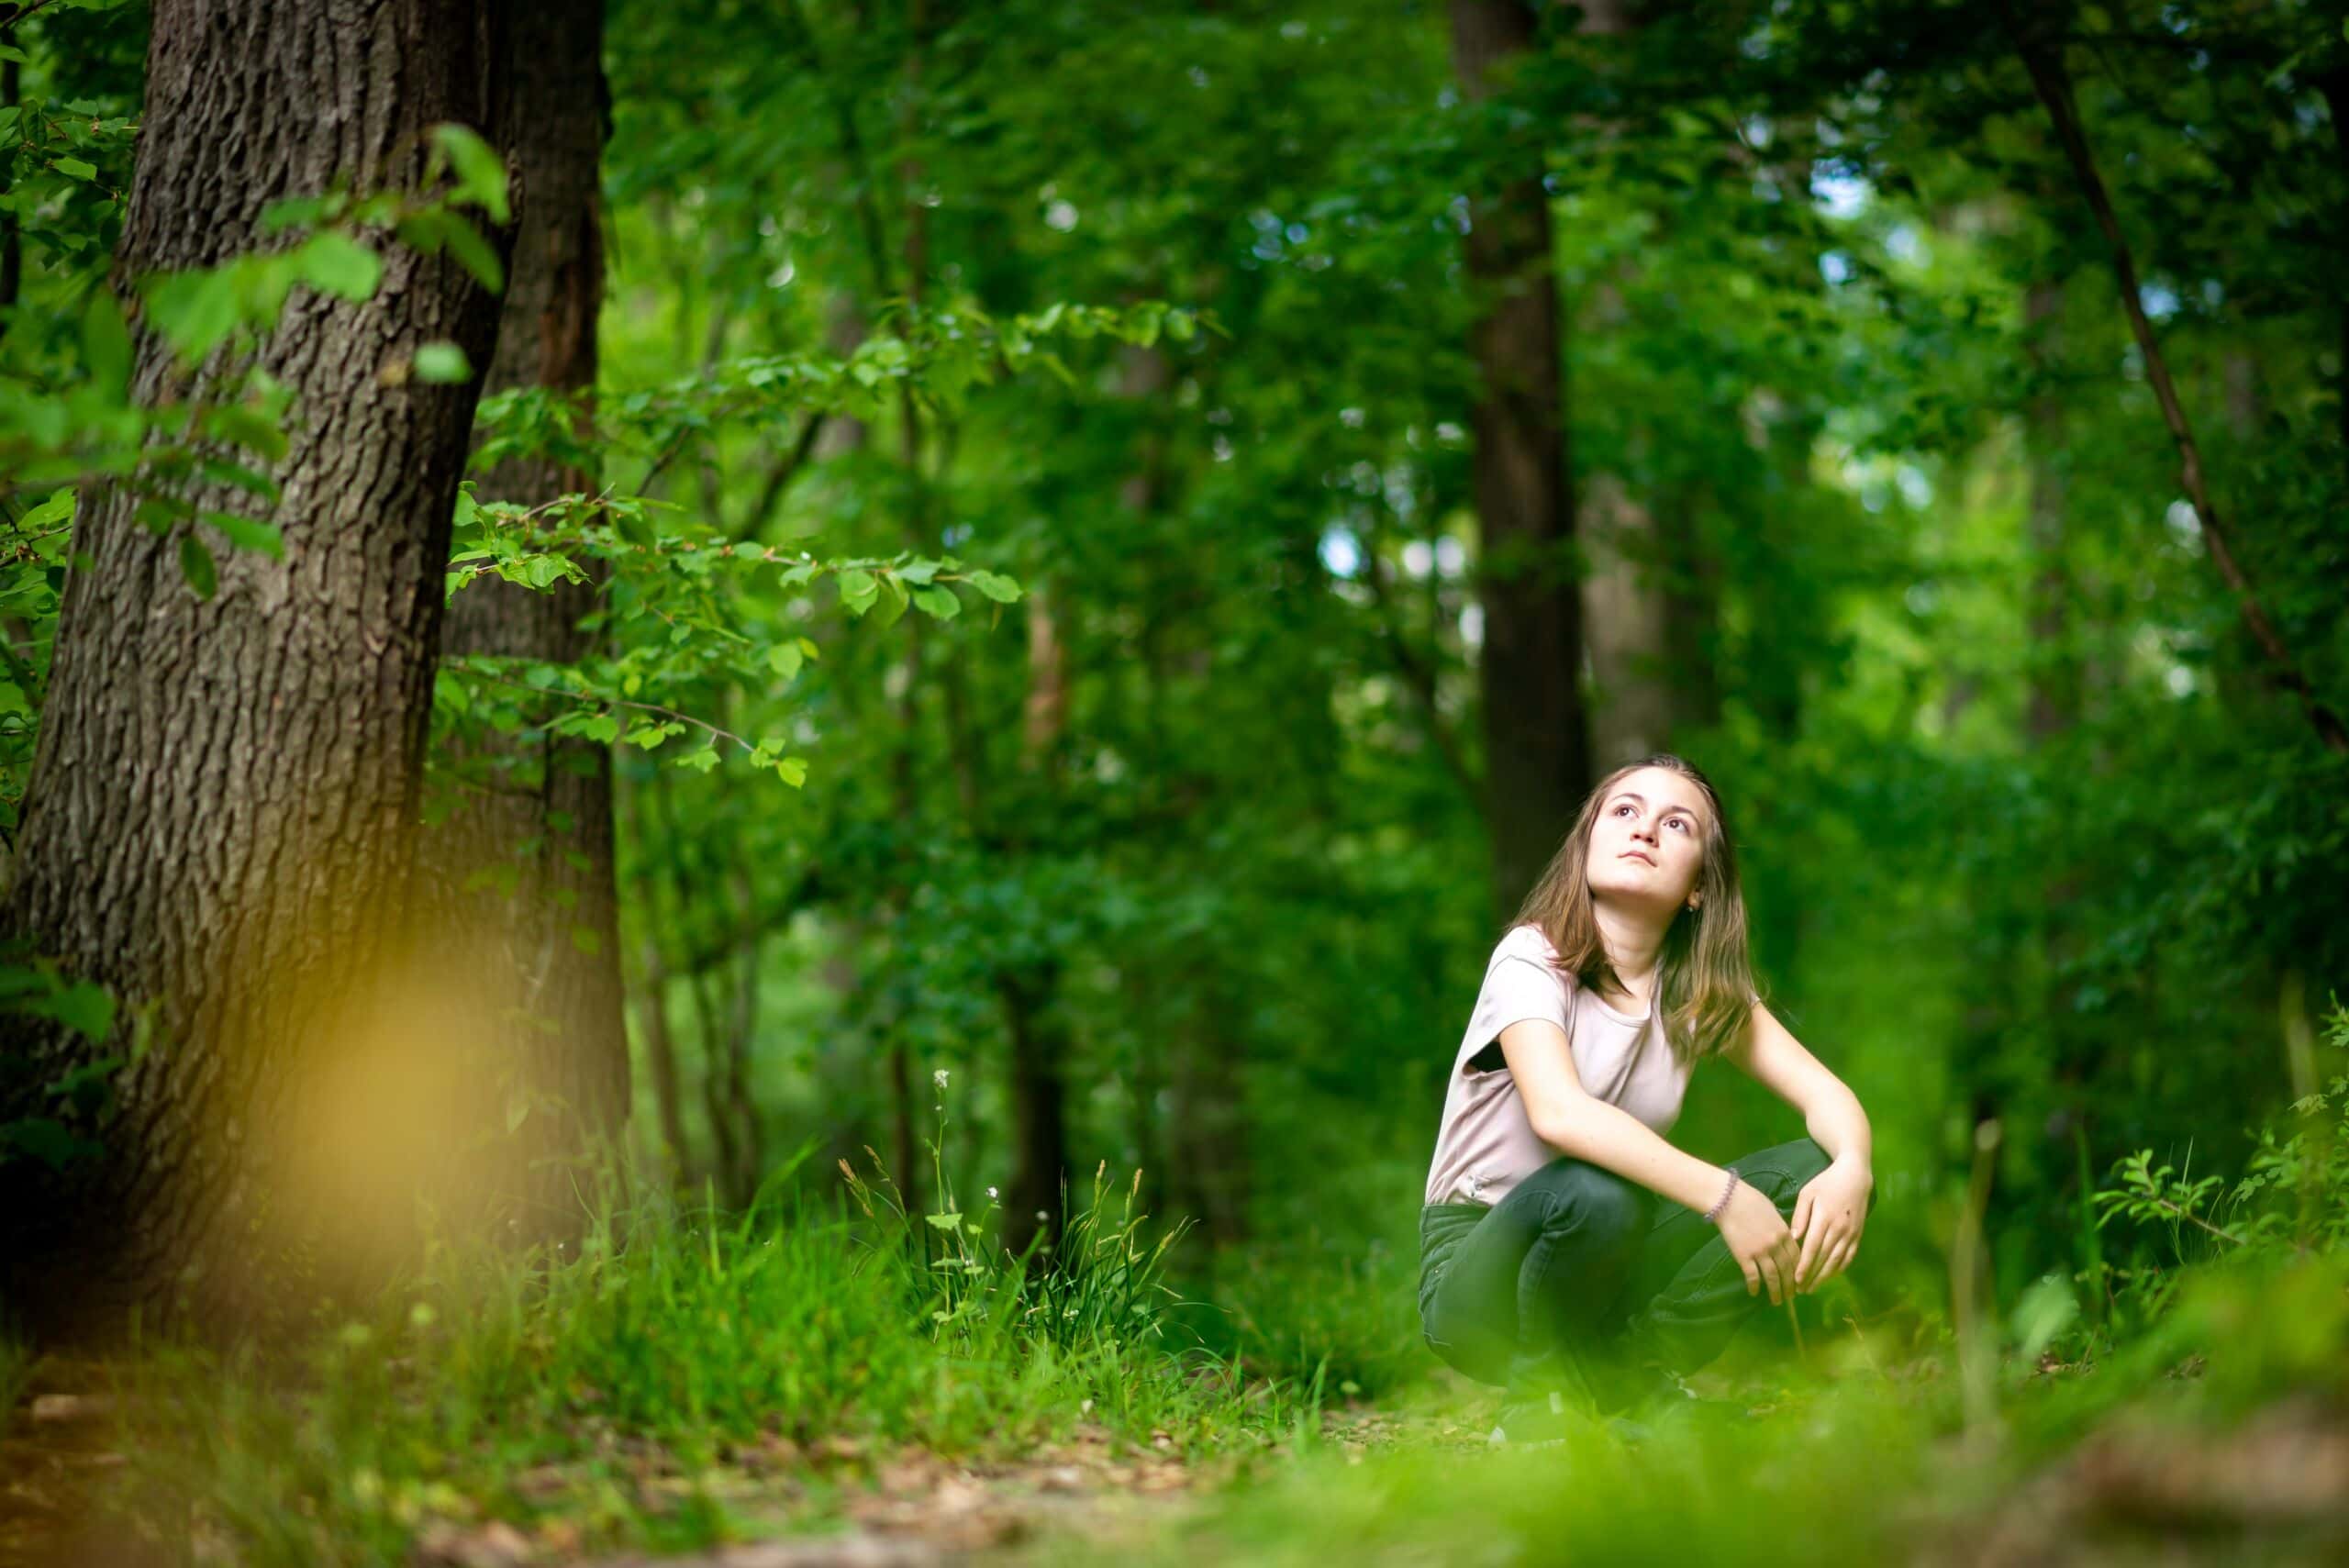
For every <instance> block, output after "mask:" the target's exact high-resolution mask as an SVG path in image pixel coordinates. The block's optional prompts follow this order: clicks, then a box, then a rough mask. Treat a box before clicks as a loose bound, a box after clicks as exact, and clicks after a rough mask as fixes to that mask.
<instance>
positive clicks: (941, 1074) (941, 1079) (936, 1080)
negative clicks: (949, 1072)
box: [930, 1067, 946, 1089]
mask: <svg viewBox="0 0 2349 1568" xmlns="http://www.w3.org/2000/svg"><path fill="white" fill-rule="evenodd" d="M930 1082H931V1083H933V1084H937V1085H938V1086H939V1087H940V1088H941V1089H942V1088H944V1087H946V1069H945V1068H943V1067H941V1068H940V1069H939V1070H938V1071H937V1072H935V1073H931V1074H930Z"/></svg>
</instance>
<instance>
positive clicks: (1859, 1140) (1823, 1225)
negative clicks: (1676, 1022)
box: [1723, 1001, 1876, 1292]
mask: <svg viewBox="0 0 2349 1568" xmlns="http://www.w3.org/2000/svg"><path fill="white" fill-rule="evenodd" d="M1723 1054H1725V1055H1726V1056H1728V1058H1729V1059H1730V1060H1731V1062H1736V1063H1737V1064H1738V1066H1740V1067H1742V1068H1743V1069H1744V1070H1745V1071H1746V1072H1747V1073H1750V1074H1752V1075H1753V1078H1754V1079H1755V1081H1757V1082H1758V1083H1760V1084H1763V1086H1764V1087H1765V1088H1767V1089H1769V1090H1770V1091H1771V1092H1772V1093H1773V1094H1775V1095H1777V1096H1778V1097H1779V1098H1780V1099H1782V1100H1784V1101H1786V1102H1787V1104H1788V1105H1790V1106H1794V1107H1795V1109H1797V1110H1798V1111H1800V1112H1801V1113H1802V1119H1803V1127H1804V1129H1806V1130H1807V1131H1809V1134H1810V1136H1811V1140H1812V1141H1814V1142H1816V1143H1817V1144H1818V1145H1819V1146H1820V1148H1821V1149H1824V1150H1826V1151H1827V1152H1828V1154H1829V1156H1830V1158H1831V1163H1830V1164H1829V1165H1828V1167H1827V1169H1826V1170H1824V1171H1822V1172H1820V1173H1819V1174H1818V1175H1816V1176H1813V1177H1812V1178H1811V1179H1810V1180H1809V1182H1806V1183H1805V1184H1803V1189H1802V1191H1801V1192H1800V1193H1799V1194H1798V1195H1796V1197H1795V1207H1794V1215H1793V1217H1792V1223H1793V1229H1794V1234H1795V1235H1796V1236H1798V1238H1800V1239H1801V1241H1802V1252H1801V1255H1800V1256H1799V1257H1798V1259H1797V1260H1796V1262H1795V1271H1794V1273H1795V1288H1796V1289H1798V1290H1800V1291H1805V1292H1808V1291H1811V1290H1816V1289H1817V1288H1818V1287H1819V1284H1820V1282H1821V1281H1822V1280H1825V1279H1828V1278H1830V1277H1831V1276H1833V1275H1835V1274H1838V1273H1842V1271H1843V1269H1844V1267H1845V1266H1846V1265H1847V1264H1849V1263H1850V1262H1851V1261H1852V1258H1853V1256H1854V1253H1856V1252H1857V1251H1859V1245H1860V1235H1861V1232H1862V1231H1863V1230H1864V1229H1865V1228H1866V1225H1867V1215H1868V1206H1869V1204H1870V1202H1871V1201H1872V1199H1873V1197H1874V1195H1875V1192H1876V1172H1875V1170H1874V1169H1873V1168H1872V1163H1871V1162H1872V1161H1873V1159H1874V1151H1875V1135H1874V1134H1873V1133H1872V1132H1871V1131H1870V1130H1869V1128H1868V1115H1867V1112H1865V1111H1864V1110H1862V1109H1861V1108H1860V1097H1859V1096H1858V1095H1854V1093H1852V1091H1851V1089H1850V1088H1849V1087H1848V1086H1847V1085H1846V1084H1844V1082H1843V1081H1842V1079H1841V1078H1838V1077H1837V1076H1835V1074H1834V1073H1830V1072H1829V1071H1828V1070H1827V1068H1826V1065H1825V1064H1824V1063H1822V1062H1820V1060H1819V1058H1817V1057H1816V1056H1813V1055H1812V1054H1811V1053H1810V1052H1809V1051H1805V1050H1804V1049H1803V1047H1802V1042H1801V1041H1800V1040H1797V1039H1795V1037H1794V1036H1793V1035H1791V1034H1789V1033H1788V1032H1787V1027H1786V1025H1784V1024H1782V1023H1780V1022H1779V1021H1778V1020H1777V1018H1776V1016H1775V1015H1773V1014H1772V1013H1771V1011H1770V1009H1769V1008H1767V1007H1765V1006H1763V1005H1762V1004H1761V1003H1760V1002H1758V1001H1757V1002H1755V1003H1754V1004H1753V1029H1751V1030H1750V1031H1749V1032H1748V1034H1747V1037H1746V1039H1745V1040H1742V1041H1741V1042H1739V1043H1738V1044H1737V1045H1736V1046H1733V1047H1732V1048H1731V1049H1730V1050H1729V1051H1726V1052H1724V1053H1723Z"/></svg>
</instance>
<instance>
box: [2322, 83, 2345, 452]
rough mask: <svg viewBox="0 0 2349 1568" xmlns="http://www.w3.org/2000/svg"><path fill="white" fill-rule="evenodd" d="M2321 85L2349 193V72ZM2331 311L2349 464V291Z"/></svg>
mask: <svg viewBox="0 0 2349 1568" xmlns="http://www.w3.org/2000/svg"><path fill="white" fill-rule="evenodd" d="M2321 85H2322V87H2323V89H2324V106H2325V107H2326V109H2327V110H2329V111H2330V112H2331V113H2332V156H2333V161H2335V162H2337V163H2338V164H2340V166H2341V179H2342V183H2343V187H2344V190H2349V68H2336V69H2334V70H2332V71H2330V72H2326V73H2325V75H2324V77H2323V78H2322V80H2321ZM2344 203H2345V204H2349V195H2344ZM2341 218H2342V223H2341V232H2342V233H2343V235H2344V236H2349V205H2344V206H2343V211H2342V214H2341ZM2332 308H2333V315H2334V322H2333V331H2334V334H2335V338H2334V343H2333V350H2334V352H2335V354H2336V355H2337V356H2338V363H2339V369H2338V370H2337V371H2336V372H2335V373H2334V375H2333V381H2332V390H2333V417H2334V418H2335V419H2336V420H2338V421H2339V423H2340V436H2341V456H2342V460H2343V462H2349V289H2343V290H2341V291H2339V292H2338V293H2337V295H2336V297H2335V298H2334V300H2333V302H2332Z"/></svg>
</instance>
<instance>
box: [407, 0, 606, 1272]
mask: <svg viewBox="0 0 2349 1568" xmlns="http://www.w3.org/2000/svg"><path fill="white" fill-rule="evenodd" d="M514 33H515V48H514V55H515V64H514V78H513V88H512V96H511V99H510V106H509V112H508V116H507V122H508V123H507V130H506V132H505V136H504V139H503V141H504V147H505V149H506V151H507V161H508V165H509V167H510V169H511V170H512V172H513V176H514V189H515V195H516V212H515V219H516V224H515V236H514V259H513V264H512V266H511V267H510V268H509V269H508V272H507V290H506V299H505V306H504V314H503V316H502V318H501V322H500V326H499V329H498V339H497V354H496V358H495V360H493V361H491V363H490V367H489V370H488V373H487V374H486V376H485V378H484V391H487V392H504V391H508V390H513V389H517V388H527V387H542V388H545V389H547V390H548V391H551V392H555V393H561V394H570V395H576V394H585V393H590V392H592V391H593V390H594V387H595V384H596V311H597V310H598V308H599V307H600V306H601V305H602V302H603V293H604V267H603V243H602V237H601V228H600V224H601V209H602V203H601V200H600V193H599V189H598V186H599V183H600V179H601V172H602V160H603V147H604V139H605V136H606V134H607V127H606V119H605V102H606V92H605V86H604V73H603V59H602V51H603V7H602V6H601V4H600V3H599V0H545V3H543V4H539V5H533V6H523V7H521V8H520V9H519V10H518V11H517V12H516V14H515V21H514ZM593 488H594V479H593V476H592V475H591V474H588V473H583V472H580V471H579V470H577V469H575V468H573V467H571V466H570V465H568V464H566V463H564V462H562V461H560V460H559V459H557V458H553V457H548V456H533V457H521V458H512V459H508V460H507V461H506V462H501V463H499V464H498V465H497V466H496V467H495V469H493V470H492V471H491V472H490V473H487V474H486V475H484V477H483V479H482V481H481V483H480V485H479V494H480V495H481V497H482V498H483V499H484V500H497V501H514V502H519V503H522V504H525V505H537V504H539V503H540V502H544V501H549V500H551V499H553V498H554V497H556V496H558V495H565V494H570V493H576V492H582V491H590V490H592V489H593ZM595 606H596V584H592V583H590V584H569V583H564V584H556V585H555V586H554V587H553V588H552V589H551V590H549V591H546V592H534V591H533V590H531V589H529V588H526V587H523V586H521V585H520V584H513V583H507V582H503V581H500V580H499V579H497V578H495V577H486V578H483V579H481V580H480V581H478V582H475V583H473V584H471V585H470V586H468V587H466V588H465V589H463V590H462V592H460V593H459V594H458V595H457V596H456V597H455V599H453V600H452V601H451V603H450V606H449V610H448V626H447V629H446V632H445V635H444V651H445V652H447V653H449V654H452V655H457V654H484V655H496V656H500V657H506V658H521V659H535V660H545V661H548V662H557V663H568V662H573V661H575V660H577V659H579V658H580V657H581V656H583V655H584V653H585V652H586V651H587V647H588V641H589V639H588V634H587V633H585V632H584V631H582V630H581V629H580V625H579V623H580V619H581V617H583V616H584V615H586V614H587V613H588V612H589V611H591V610H592V609H594V608H595ZM456 762H458V764H459V765H460V766H462V767H465V768H467V769H468V771H471V772H476V773H488V774H489V775H490V777H491V778H492V781H493V782H492V783H491V784H490V785H489V787H488V788H487V789H478V788H476V789H466V790H460V791H459V792H457V800H456V805H455V806H454V807H453V809H451V812H450V813H449V815H448V816H447V817H445V818H444V819H443V820H442V821H441V822H440V824H439V825H438V826H437V827H436V828H434V829H433V830H432V831H431V833H429V835H428V837H427V840H426V844H425V847H424V852H425V855H426V857H427V863H428V865H429V868H430V873H429V875H428V877H427V878H426V880H425V885H426V886H427V887H429V888H430V889H432V890H434V892H435V894H436V895H437V897H438V899H439V900H440V910H439V919H438V921H437V925H438V928H439V929H440V930H441V931H442V932H443V933H444V934H445V935H446V936H447V937H448V938H449V939H450V944H451V945H450V947H449V950H448V954H447V960H446V962H449V963H450V965H451V967H452V969H453V968H470V969H471V970H472V971H473V973H474V977H475V983H476V984H479V985H481V986H482V987H483V988H484V990H486V991H487V992H489V993H491V994H492V995H495V998H496V1000H497V1003H498V1006H499V1011H500V1013H501V1014H502V1015H503V1018H502V1021H501V1023H500V1025H499V1027H498V1029H497V1031H496V1041H495V1043H496V1046H497V1048H498V1049H497V1054H496V1062H497V1064H498V1065H497V1070H498V1071H500V1072H503V1073H510V1074H512V1076H511V1078H510V1080H509V1085H508V1088H507V1093H506V1095H503V1096H498V1095H493V1096H490V1097H489V1098H487V1099H485V1102H484V1103H485V1105H486V1106H487V1107H488V1108H490V1109H491V1110H493V1111H495V1112H497V1113H499V1114H500V1115H502V1114H504V1107H505V1105H506V1103H507V1100H508V1099H509V1098H512V1099H516V1100H517V1101H518V1103H519V1104H524V1105H527V1106H528V1107H529V1109H528V1114H527V1115H526V1116H525V1117H524V1118H523V1120H522V1121H521V1123H520V1125H519V1126H518V1128H517V1129H514V1133H513V1135H512V1136H510V1137H508V1138H507V1139H506V1140H503V1142H502V1152H503V1154H504V1156H505V1159H506V1162H507V1169H506V1170H505V1171H503V1172H502V1173H500V1174H499V1179H497V1180H495V1183H494V1184H493V1185H494V1188H495V1192H496V1194H497V1195H498V1196H500V1197H502V1198H507V1199H510V1200H514V1201H518V1203H519V1204H520V1205H521V1212H520V1214H518V1216H517V1217H516V1218H518V1219H520V1220H521V1222H522V1225H523V1227H524V1229H525V1230H526V1231H527V1232H528V1233H529V1234H531V1235H551V1234H556V1233H559V1232H561V1231H562V1230H564V1229H567V1228H568V1227H569V1226H570V1225H572V1224H573V1223H575V1222H576V1220H577V1219H578V1218H580V1210H579V1204H578V1200H577V1198H576V1196H575V1195H574V1187H573V1182H572V1180H571V1177H570V1174H569V1173H568V1172H567V1171H566V1170H565V1169H564V1166H565V1164H566V1163H568V1162H573V1161H575V1160H576V1159H577V1158H578V1157H580V1156H581V1155H583V1154H584V1153H585V1152H586V1151H587V1150H588V1149H589V1148H590V1147H591V1146H592V1143H593V1141H594V1140H596V1139H597V1138H599V1137H602V1136H608V1135H610V1134H613V1133H615V1132H617V1131H618V1129H619V1127H620V1126H621V1124H622V1123H623V1122H624V1121H625V1119H626V1118H627V1114H628V1103H629V1060H628V1034H627V1028H626V1025H625V1023H624V1021H623V1017H622V1013H621V1006H622V994H621V980H620V967H619V964H618V952H619V924H618V912H617V911H618V896H617V891H616V887H615V884H614V880H613V864H612V848H613V846H612V759H611V749H610V748H609V747H608V746H605V745H600V744H597V743H596V742H593V741H588V740H580V739H577V738H555V737H550V736H547V735H545V734H544V733H543V732H540V733H538V734H535V735H531V736H529V737H526V738H524V739H522V740H518V741H506V740H504V738H492V739H491V740H489V741H488V742H486V743H485V744H484V747H483V748H482V749H480V750H477V751H474V752H473V754H472V755H471V756H469V757H465V758H459V759H456ZM484 762H490V763H492V764H493V766H492V767H491V768H489V769H484V768H483V767H482V764H483V763H484ZM501 866H502V867H503V868H505V869H506V870H507V871H510V872H511V873H512V876H511V880H510V881H507V880H503V879H493V878H491V877H488V876H486V875H484V874H481V873H484V872H485V871H487V870H489V869H490V868H493V867H501Z"/></svg>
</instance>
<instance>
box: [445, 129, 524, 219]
mask: <svg viewBox="0 0 2349 1568" xmlns="http://www.w3.org/2000/svg"><path fill="white" fill-rule="evenodd" d="M432 145H433V147H434V149H435V150H437V151H439V152H440V153H441V154H443V155H445V156H446V157H447V158H448V160H449V164H450V167H451V168H452V169H454V170H455V171H456V175H457V188H456V190H455V191H454V192H453V193H451V197H450V199H451V201H455V202H472V203H473V204H474V205H475V206H479V207H480V208H481V209H482V210H483V211H484V212H485V213H487V214H488V215H489V219H490V221H491V222H492V223H504V222H506V221H507V218H509V217H512V216H513V214H512V212H511V211H510V210H509V208H508V207H507V201H506V165H505V163H504V162H503V161H501V160H500V159H499V158H498V156H497V153H496V152H495V150H493V149H492V148H491V147H490V145H489V143H488V142H486V141H484V140H483V139H481V133H480V132H479V131H476V130H474V129H473V128H472V127H470V126H462V125H458V124H456V123H455V122H454V121H448V122H444V123H442V124H440V125H436V126H434V127H433V128H432Z"/></svg>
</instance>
